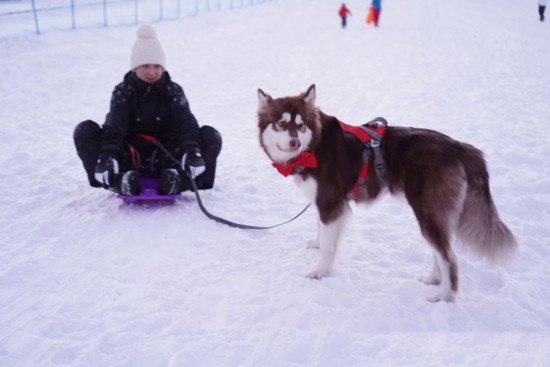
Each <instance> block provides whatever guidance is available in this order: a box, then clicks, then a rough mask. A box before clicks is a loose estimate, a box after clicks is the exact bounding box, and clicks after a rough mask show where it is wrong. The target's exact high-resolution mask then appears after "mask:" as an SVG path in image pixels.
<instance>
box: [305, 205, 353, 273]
mask: <svg viewBox="0 0 550 367" xmlns="http://www.w3.org/2000/svg"><path fill="white" fill-rule="evenodd" d="M340 212H341V213H340V214H339V215H338V216H337V217H336V218H335V219H333V220H331V221H329V222H328V223H325V221H323V218H322V217H321V218H320V220H319V237H318V243H319V248H320V249H321V259H320V260H319V264H318V265H317V269H316V270H314V271H312V272H311V273H309V274H307V277H308V278H312V279H321V278H323V277H326V276H327V275H328V274H329V272H330V269H331V267H332V263H333V262H334V259H335V257H336V250H337V248H338V243H339V242H340V238H341V237H342V233H343V231H344V227H345V223H346V218H347V217H348V215H349V212H350V207H349V204H348V203H345V204H344V207H343V208H342V209H341V210H340Z"/></svg>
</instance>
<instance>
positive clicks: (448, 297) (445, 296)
mask: <svg viewBox="0 0 550 367" xmlns="http://www.w3.org/2000/svg"><path fill="white" fill-rule="evenodd" d="M439 301H445V302H454V301H455V294H454V292H452V291H451V292H441V293H436V294H434V295H433V296H431V297H428V302H432V303H435V302H439Z"/></svg>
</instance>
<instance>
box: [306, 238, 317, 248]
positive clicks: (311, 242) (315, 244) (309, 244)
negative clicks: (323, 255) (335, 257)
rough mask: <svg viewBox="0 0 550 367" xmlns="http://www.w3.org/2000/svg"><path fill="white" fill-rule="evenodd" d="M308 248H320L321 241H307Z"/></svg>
mask: <svg viewBox="0 0 550 367" xmlns="http://www.w3.org/2000/svg"><path fill="white" fill-rule="evenodd" d="M306 246H307V248H319V240H318V239H314V240H309V241H307V244H306Z"/></svg>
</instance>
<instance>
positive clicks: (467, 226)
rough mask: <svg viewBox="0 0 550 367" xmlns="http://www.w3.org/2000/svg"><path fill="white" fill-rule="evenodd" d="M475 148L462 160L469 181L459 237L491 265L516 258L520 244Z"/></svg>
mask: <svg viewBox="0 0 550 367" xmlns="http://www.w3.org/2000/svg"><path fill="white" fill-rule="evenodd" d="M469 148H470V149H473V151H472V152H471V153H474V154H468V159H467V160H466V161H463V162H462V163H463V165H464V168H465V170H466V176H467V181H468V189H467V192H466V197H465V199H464V206H463V210H462V213H461V215H460V218H459V222H458V228H457V233H456V234H457V240H458V241H459V242H460V243H462V244H464V245H465V246H466V247H469V248H470V249H472V250H473V251H474V252H475V253H476V254H477V255H478V256H480V257H481V258H483V259H484V260H486V261H487V262H488V263H490V264H495V265H496V264H505V263H508V262H510V261H511V260H513V259H514V258H515V255H516V252H517V248H518V243H517V241H516V238H515V236H514V234H513V233H512V231H510V229H509V228H508V227H507V226H506V224H504V222H502V220H501V219H500V217H499V215H498V212H497V209H496V207H495V204H494V202H493V198H492V196H491V191H490V189H489V174H488V172H487V167H486V164H485V160H484V159H483V154H482V153H481V152H480V151H479V150H477V149H475V148H473V147H471V146H469Z"/></svg>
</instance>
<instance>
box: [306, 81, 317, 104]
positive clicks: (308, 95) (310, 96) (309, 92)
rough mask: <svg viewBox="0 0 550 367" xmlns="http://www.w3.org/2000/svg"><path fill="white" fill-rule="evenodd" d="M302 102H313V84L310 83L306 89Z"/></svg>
mask: <svg viewBox="0 0 550 367" xmlns="http://www.w3.org/2000/svg"><path fill="white" fill-rule="evenodd" d="M304 102H306V103H307V104H309V105H312V106H313V104H314V103H315V84H312V85H311V86H310V87H309V88H308V89H307V91H306V93H305V96H304Z"/></svg>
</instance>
